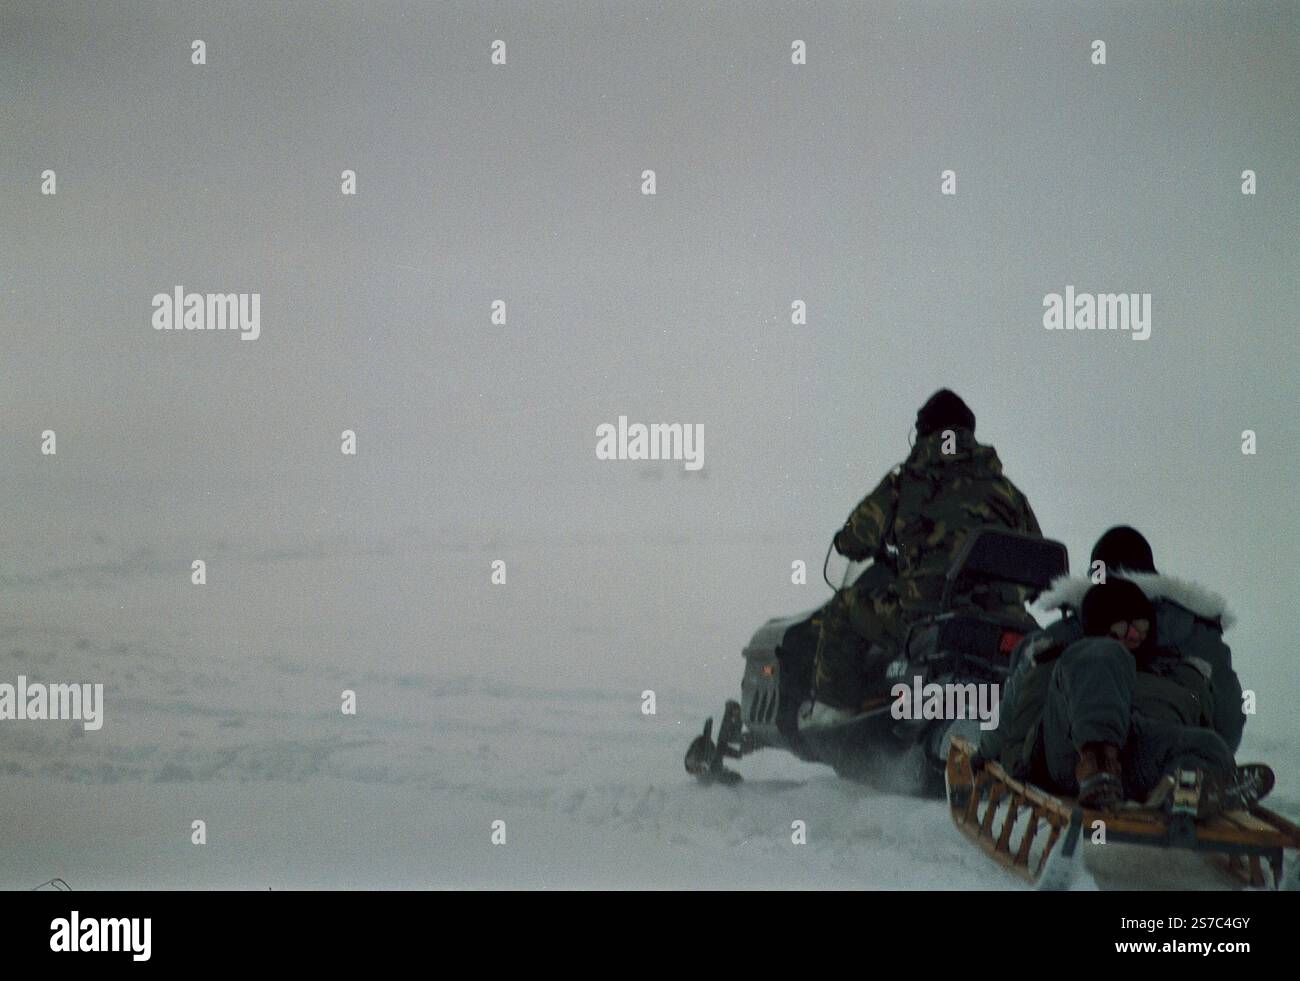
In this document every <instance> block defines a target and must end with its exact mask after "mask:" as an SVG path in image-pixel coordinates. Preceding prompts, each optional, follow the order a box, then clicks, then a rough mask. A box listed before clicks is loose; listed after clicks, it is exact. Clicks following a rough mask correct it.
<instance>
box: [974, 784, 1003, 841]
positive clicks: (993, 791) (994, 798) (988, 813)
mask: <svg viewBox="0 0 1300 981" xmlns="http://www.w3.org/2000/svg"><path fill="white" fill-rule="evenodd" d="M1005 794H1006V788H1005V787H1003V786H1002V784H1000V783H995V784H993V785H992V786H991V787H990V788H989V802H988V807H987V808H986V809H985V811H984V821H983V823H982V824H981V825H980V834H982V835H985V836H987V837H992V836H993V818H994V816H995V815H996V814H997V813H998V804H999V803H1000V802H1001V800H1002V797H1003V796H1004V795H1005Z"/></svg>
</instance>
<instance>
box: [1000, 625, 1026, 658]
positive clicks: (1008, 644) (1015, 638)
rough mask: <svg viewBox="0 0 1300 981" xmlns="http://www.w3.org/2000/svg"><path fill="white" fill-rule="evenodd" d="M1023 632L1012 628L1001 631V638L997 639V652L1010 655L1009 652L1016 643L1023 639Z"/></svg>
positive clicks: (1014, 647)
mask: <svg viewBox="0 0 1300 981" xmlns="http://www.w3.org/2000/svg"><path fill="white" fill-rule="evenodd" d="M1024 636H1025V635H1024V634H1018V633H1016V632H1015V631H1014V630H1004V631H1002V639H1001V640H1000V641H998V653H999V654H1001V655H1002V656H1003V657H1010V656H1011V652H1012V651H1014V650H1015V649H1016V645H1017V644H1019V643H1020V641H1021V640H1023V639H1024Z"/></svg>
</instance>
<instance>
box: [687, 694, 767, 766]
mask: <svg viewBox="0 0 1300 981" xmlns="http://www.w3.org/2000/svg"><path fill="white" fill-rule="evenodd" d="M749 742H751V740H747V739H746V733H745V732H744V726H743V725H742V723H741V721H740V703H739V702H736V701H728V702H727V704H726V706H725V707H724V708H723V710H722V725H720V726H718V741H717V742H716V743H715V742H714V741H713V718H712V717H710V718H709V719H708V721H706V722H705V723H704V732H703V733H702V734H700V735H698V736H696V737H695V739H694V741H693V742H692V743H691V745H690V748H689V749H687V750H686V772H687V773H689V774H690V775H691V776H693V777H695V778H696V779H697V780H699V781H700V782H701V783H703V784H712V783H720V784H724V785H728V786H729V785H731V784H736V783H740V780H741V776H740V774H739V773H737V772H736V771H735V770H728V769H727V768H726V766H724V765H723V760H724V759H726V758H727V757H732V758H733V759H740V757H742V756H744V755H745V754H746V753H747V752H752V750H753V746H752V745H747V743H749Z"/></svg>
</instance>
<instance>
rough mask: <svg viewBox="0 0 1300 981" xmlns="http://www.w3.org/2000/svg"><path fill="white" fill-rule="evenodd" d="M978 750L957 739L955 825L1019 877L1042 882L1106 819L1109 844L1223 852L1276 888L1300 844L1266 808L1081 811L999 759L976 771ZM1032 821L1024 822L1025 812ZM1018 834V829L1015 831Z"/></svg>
mask: <svg viewBox="0 0 1300 981" xmlns="http://www.w3.org/2000/svg"><path fill="white" fill-rule="evenodd" d="M973 752H974V747H973V746H972V745H971V744H970V742H969V741H968V740H965V739H962V738H960V737H954V738H953V739H952V741H951V744H950V746H949V749H948V766H947V773H946V783H947V789H948V807H949V810H950V811H951V812H952V820H953V823H954V824H955V825H956V826H957V828H958V830H959V831H961V833H962V834H964V835H965V836H966V837H967V838H970V839H971V840H972V841H974V842H975V843H976V844H977V845H979V847H980V848H981V850H983V851H984V853H985V854H987V855H989V856H990V857H991V858H993V859H994V860H995V861H996V862H998V863H999V864H1000V865H1002V866H1003V867H1004V868H1006V869H1009V870H1010V871H1011V872H1013V873H1015V874H1016V875H1018V876H1020V877H1021V878H1023V879H1025V880H1027V881H1029V882H1031V883H1034V884H1040V880H1041V878H1042V877H1043V873H1044V870H1045V869H1046V868H1047V867H1048V862H1049V859H1052V858H1053V855H1054V854H1057V853H1058V852H1057V850H1058V849H1059V854H1060V856H1061V858H1062V859H1066V860H1070V859H1072V858H1073V856H1074V853H1075V850H1076V848H1077V846H1078V843H1079V839H1080V837H1081V835H1082V832H1083V829H1084V828H1085V827H1087V828H1093V827H1094V822H1096V821H1101V822H1104V827H1105V832H1106V840H1107V841H1108V842H1125V843H1129V844H1137V845H1150V846H1155V847H1159V848H1183V849H1190V850H1194V851H1203V852H1212V853H1218V854H1220V855H1223V856H1225V858H1226V864H1227V870H1228V872H1229V873H1231V874H1232V875H1233V876H1234V877H1236V878H1237V879H1239V880H1241V881H1243V882H1244V883H1245V884H1246V885H1249V886H1253V887H1255V888H1273V889H1277V888H1279V887H1280V886H1281V884H1282V881H1283V870H1282V866H1283V857H1284V856H1283V853H1284V850H1285V849H1288V848H1291V849H1296V848H1300V827H1297V826H1296V825H1295V824H1293V823H1292V822H1290V821H1288V820H1287V819H1286V818H1284V817H1282V816H1281V815H1280V814H1276V813H1274V812H1273V811H1270V810H1269V809H1268V808H1266V807H1261V806H1259V805H1255V806H1253V807H1252V808H1251V809H1250V811H1249V812H1247V811H1229V812H1226V813H1223V814H1220V815H1218V816H1216V817H1214V818H1211V819H1209V820H1208V821H1201V822H1196V821H1193V820H1192V819H1191V818H1190V816H1189V815H1188V814H1186V813H1179V811H1180V810H1182V809H1179V810H1176V811H1175V812H1174V813H1173V814H1172V816H1171V815H1170V814H1166V813H1165V812H1163V811H1160V810H1155V809H1151V808H1145V807H1142V806H1140V805H1137V804H1132V805H1128V806H1126V807H1124V808H1122V809H1121V810H1119V811H1117V812H1114V813H1106V812H1102V811H1093V810H1088V809H1086V808H1082V807H1080V806H1079V805H1078V803H1077V802H1076V801H1074V800H1072V799H1071V798H1069V797H1059V796H1056V795H1054V794H1050V793H1048V792H1047V791H1045V790H1042V789H1041V788H1039V787H1035V786H1034V785H1033V784H1030V783H1025V782H1022V781H1019V780H1016V779H1015V778H1014V777H1012V776H1011V775H1010V774H1008V773H1007V772H1006V771H1005V770H1004V769H1003V768H1002V767H1001V766H999V765H998V764H997V763H987V764H985V766H984V768H983V769H982V770H981V771H980V772H979V773H978V774H975V773H973V772H972V771H971V765H970V759H971V755H972V753H973ZM1026 814H1027V815H1028V820H1027V821H1025V820H1022V818H1023V817H1024V816H1025V815H1026ZM1017 832H1018V833H1017Z"/></svg>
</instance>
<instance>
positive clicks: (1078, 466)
mask: <svg viewBox="0 0 1300 981" xmlns="http://www.w3.org/2000/svg"><path fill="white" fill-rule="evenodd" d="M1298 9H1300V8H1298V7H1297V5H1296V4H1295V3H1285V4H1263V3H1249V4H1246V3H1229V4H1225V3H1176V4H1175V3H1144V4H1140V5H1134V4H1127V3H1125V4H1121V3H1105V4H1086V5H1080V4H1072V3H1070V4H1067V3H1019V4H1003V3H999V4H990V3H981V4H973V3H962V4H953V5H947V4H937V3H909V4H869V5H868V4H847V3H837V4H779V5H778V4H752V3H743V4H742V3H732V4H684V3H666V4H655V5H653V6H651V5H648V4H630V3H582V4H573V3H565V4H560V3H540V4H537V3H529V4H479V3H474V4H433V3H406V4H397V3H374V2H367V3H365V4H360V3H356V4H350V3H349V4H344V3H334V4H314V3H313V4H307V3H300V4H265V3H248V4H225V3H223V4H218V5H213V4H206V3H204V4H198V3H170V2H169V3H157V4H145V3H136V4H120V3H105V2H100V3H95V4H57V5H52V4H46V3H19V2H9V3H6V4H5V5H4V7H3V9H2V10H0V145H2V146H3V152H0V180H2V183H0V276H2V279H0V410H2V411H0V425H2V426H3V431H4V435H5V439H4V440H3V443H2V444H0V493H2V494H3V497H4V502H5V503H4V505H3V508H4V511H5V517H6V521H5V526H6V528H5V533H6V535H8V536H9V537H10V538H14V537H30V538H31V539H33V540H37V541H39V540H41V539H42V538H43V537H44V536H47V535H53V534H56V533H66V532H67V530H68V529H70V528H71V529H80V530H84V531H86V532H88V533H89V532H91V531H102V532H103V533H105V534H108V535H110V536H115V535H122V536H134V537H145V538H147V537H148V536H149V535H150V534H152V533H154V532H155V531H157V532H161V530H164V529H165V530H167V531H168V532H169V533H172V534H178V535H182V536H184V535H192V536H193V537H194V538H196V539H202V538H204V537H210V536H213V535H218V534H230V535H235V536H239V535H241V534H247V535H250V536H252V535H257V534H260V533H263V532H265V531H268V530H276V531H277V532H280V533H285V534H299V533H336V532H349V533H356V534H362V535H365V534H369V533H372V532H373V533H379V532H381V531H391V530H394V529H401V528H407V527H418V528H424V529H430V530H432V529H460V530H462V531H463V533H464V534H465V535H467V536H469V537H471V538H472V537H473V536H474V535H476V534H480V533H481V534H484V535H492V536H499V537H501V538H503V539H505V540H510V539H511V538H512V537H513V538H515V539H520V540H522V539H524V538H529V539H537V538H543V539H544V538H545V537H546V536H547V535H558V534H564V533H569V532H573V531H576V530H579V529H591V530H592V531H593V533H596V534H610V533H615V532H617V533H619V534H620V535H624V536H627V537H630V538H633V539H635V538H649V537H657V536H662V535H666V534H674V533H682V534H687V535H689V536H697V537H698V538H699V539H700V540H704V539H716V540H725V539H726V538H727V537H728V536H736V535H740V534H745V535H751V534H755V533H758V534H763V535H770V536H772V538H773V540H774V541H779V542H781V543H783V544H782V547H781V548H780V549H778V550H777V551H778V552H779V554H778V555H777V556H775V557H774V561H778V560H779V561H781V562H784V563H785V564H786V566H787V567H788V561H789V558H787V557H786V553H787V552H789V551H790V550H791V548H795V547H797V548H798V549H800V551H798V552H796V553H795V554H794V555H793V556H791V557H801V556H802V557H806V558H809V559H816V560H818V561H819V560H820V550H821V548H822V547H823V546H824V542H825V541H826V540H828V538H829V535H830V534H831V532H832V531H833V530H834V528H835V527H836V526H838V524H839V523H840V522H841V521H842V520H843V518H844V516H845V515H846V514H847V513H848V511H849V509H850V508H851V507H852V505H853V504H854V503H855V502H856V501H857V499H858V498H859V497H860V496H861V495H862V494H863V493H864V492H865V491H866V490H868V489H869V488H870V487H871V486H872V485H873V484H874V483H875V481H876V480H877V479H878V478H879V477H880V476H881V474H883V472H884V471H885V470H886V469H887V468H888V467H889V466H890V465H891V464H893V463H894V462H896V461H897V460H898V459H900V458H901V457H902V456H903V455H904V454H905V453H906V450H907V435H908V430H909V427H910V424H911V420H912V417H913V414H914V412H915V410H916V407H917V405H918V404H919V403H920V402H921V401H922V400H923V399H924V397H925V396H927V395H928V394H929V393H930V392H931V391H933V390H934V389H935V388H937V387H939V386H941V385H949V386H951V387H954V388H955V389H957V390H958V391H959V392H960V393H961V394H963V395H964V396H965V397H966V398H967V400H968V401H969V403H970V404H971V406H972V407H973V409H974V410H975V412H976V414H977V416H978V418H979V426H978V429H979V436H980V437H981V438H982V439H983V440H984V441H986V442H992V443H994V444H995V445H996V446H997V447H998V449H999V451H1000V453H1001V455H1002V459H1003V462H1004V464H1005V466H1006V468H1007V471H1008V473H1009V474H1010V475H1011V476H1012V478H1013V479H1014V480H1015V481H1016V482H1017V483H1018V484H1019V485H1020V486H1021V487H1022V488H1023V489H1024V490H1025V491H1026V492H1027V493H1028V494H1029V496H1030V499H1031V501H1032V503H1033V505H1034V507H1035V509H1036V511H1037V513H1038V516H1039V518H1040V520H1041V522H1042V524H1043V527H1044V529H1045V531H1046V532H1047V533H1048V534H1051V535H1054V536H1056V537H1060V538H1062V539H1064V540H1065V541H1066V543H1067V544H1068V545H1069V546H1070V549H1071V552H1072V555H1073V556H1074V558H1075V560H1076V563H1077V562H1078V561H1079V560H1080V559H1082V558H1083V557H1084V554H1085V553H1086V550H1087V548H1088V546H1089V545H1090V543H1091V541H1092V540H1093V539H1094V538H1095V537H1096V535H1097V534H1098V533H1099V532H1100V531H1101V530H1103V529H1104V528H1105V527H1107V526H1108V525H1110V524H1112V523H1115V522H1119V521H1127V522H1132V523H1134V524H1136V525H1138V526H1139V527H1141V528H1143V529H1144V530H1145V531H1147V533H1148V535H1149V537H1150V538H1151V539H1152V541H1153V544H1154V545H1155V548H1156V555H1157V562H1158V563H1161V564H1162V565H1163V566H1166V567H1168V570H1169V571H1173V572H1176V573H1180V574H1184V575H1187V576H1189V577H1191V578H1197V579H1201V580H1204V581H1206V582H1207V583H1209V584H1211V585H1213V586H1215V587H1216V588H1219V589H1220V590H1222V591H1224V592H1225V593H1226V594H1228V596H1229V598H1230V601H1231V602H1232V604H1233V605H1234V606H1236V607H1238V608H1239V609H1242V612H1243V613H1244V614H1245V615H1246V616H1247V617H1253V618H1255V619H1256V620H1257V621H1259V623H1260V624H1261V626H1260V627H1259V629H1260V631H1261V633H1260V634H1259V635H1258V636H1257V638H1256V639H1257V640H1259V641H1260V642H1261V643H1263V644H1266V645H1272V646H1273V647H1274V648H1275V649H1279V651H1280V650H1281V649H1285V651H1286V652H1287V654H1288V655H1290V654H1292V653H1294V646H1295V644H1294V642H1295V639H1296V635H1295V631H1294V627H1293V625H1292V623H1291V621H1290V617H1291V610H1292V609H1293V608H1294V598H1293V597H1294V591H1295V587H1296V582H1295V575H1294V569H1295V555H1296V550H1297V547H1298V546H1300V534H1297V520H1296V511H1295V476H1294V475H1295V468H1294V454H1295V451H1296V446H1297V438H1296V437H1297V427H1296V414H1295V404H1296V381H1295V380H1296V368H1297V358H1296V355H1297V347H1296V326H1297V325H1296V315H1295V311H1296V309H1297V300H1300V290H1298V289H1297V280H1296V270H1297V268H1298V266H1297V258H1300V256H1297V236H1296V217H1297V208H1296V186H1297V177H1298V176H1300V175H1298V174H1297V167H1296V152H1295V151H1296V142H1295V139H1296V123H1297V109H1298V108H1300V94H1298V90H1297V75H1296V71H1295V66H1296V64H1297V63H1300V57H1298V56H1300V28H1298V27H1297V11H1298ZM194 38H202V39H203V40H205V41H206V42H207V45H208V62H209V63H208V64H207V66H205V67H194V66H192V65H190V63H189V43H190V41H191V40H193V39H194ZM495 38H501V39H504V40H505V41H506V42H507V45H508V56H509V63H508V65H507V66H505V67H493V66H491V65H490V64H489V45H490V43H491V42H492V40H493V39H495ZM795 38H799V39H803V40H805V41H806V42H807V43H808V51H809V54H808V64H807V65H806V66H802V67H795V66H792V65H791V64H790V59H789V50H790V42H791V41H792V40H793V39H795ZM1094 38H1101V39H1103V40H1105V41H1106V43H1107V47H1108V51H1107V56H1108V64H1107V65H1106V66H1104V67H1095V66H1092V65H1090V64H1089V60H1088V46H1089V44H1090V42H1091V41H1092V39H1094ZM47 167H48V168H52V169H54V170H56V171H57V173H58V182H59V184H58V194H57V196H56V197H53V198H49V197H42V196H41V195H40V194H39V193H38V191H39V174H40V172H41V171H42V170H44V169H45V168H47ZM345 168H352V169H355V170H356V171H357V172H358V174H359V181H360V194H359V195H358V196H357V197H355V198H345V197H343V196H342V195H341V194H340V193H339V174H340V171H342V170H343V169H345ZM644 168H653V169H654V170H655V171H656V172H657V177H658V194H657V196H656V197H654V198H646V197H643V196H642V195H641V194H640V193H639V191H638V188H639V183H640V177H639V175H640V173H641V171H642V170H643V169H644ZM945 168H952V169H954V170H955V171H956V172H957V175H958V176H957V179H958V195H957V196H956V197H955V198H948V197H942V196H940V194H939V174H940V171H941V170H943V169H945ZM1246 168H1250V169H1254V170H1255V171H1257V172H1258V174H1259V194H1258V195H1257V196H1256V197H1254V198H1249V197H1243V196H1242V195H1241V193H1240V191H1239V184H1240V180H1239V175H1240V173H1241V171H1242V170H1243V169H1246ZM178 283H179V284H183V285H184V286H186V287H187V288H188V289H193V290H198V291H209V290H211V291H223V292H224V291H258V292H260V293H261V294H262V336H261V339H260V340H258V341H256V342H251V343H249V342H240V341H239V340H238V339H237V338H236V337H234V336H231V335H224V334H223V335H216V334H210V335H191V334H186V333H175V334H170V333H161V332H155V331H154V330H152V329H151V328H150V326H149V316H150V312H151V311H150V306H149V302H150V298H151V297H152V295H153V294H154V293H156V292H160V291H170V290H171V289H172V287H173V286H175V285H176V284H178ZM1066 284H1073V285H1075V286H1076V287H1077V288H1078V289H1080V290H1088V291H1095V292H1109V291H1135V292H1150V293H1151V294H1152V295H1153V307H1154V325H1153V330H1152V336H1151V339H1150V340H1149V341H1146V342H1134V341H1132V340H1131V339H1130V338H1129V337H1127V336H1125V335H1120V334H1108V335H1098V334H1075V333H1064V332H1062V333H1056V332H1048V331H1045V330H1044V329H1043V328H1042V326H1041V322H1040V318H1041V311H1042V307H1041V303H1042V297H1043V295H1044V294H1045V293H1048V292H1053V291H1061V290H1063V289H1064V287H1065V286H1066ZM496 298H503V299H505V300H506V301H507V303H508V305H509V324H508V325H507V326H505V327H493V326H491V325H490V324H489V323H488V313H489V303H490V302H491V301H492V300H493V299H496ZM794 299H803V300H805V301H806V302H807V303H808V306H809V320H810V322H809V323H808V325H807V326H801V327H796V326H792V325H791V324H790V323H789V305H790V303H791V301H792V300H794ZM620 414H623V415H627V416H629V417H630V418H632V419H633V420H634V421H642V422H684V423H701V424H703V426H704V429H705V434H706V435H705V469H704V474H705V476H702V477H699V476H694V475H692V476H689V477H684V476H682V475H681V468H680V466H665V467H661V468H658V469H657V470H653V468H652V470H651V472H649V473H648V474H647V468H645V467H640V466H638V465H637V464H632V463H602V462H598V461H597V460H596V459H595V454H594V448H595V442H596V438H595V428H596V426H597V425H599V424H600V423H602V422H613V421H615V420H616V419H617V417H618V416H619V415H620ZM46 428H52V429H55V430H56V431H57V432H58V438H59V453H58V457H57V460H56V461H51V460H47V459H44V458H42V457H40V456H39V454H38V453H37V445H38V436H39V433H40V431H41V430H43V429H46ZM345 428H352V429H355V430H356V431H357V432H358V434H359V440H360V453H359V456H358V457H357V458H356V459H348V458H344V457H342V456H341V454H340V453H339V451H338V442H339V432H340V431H341V430H343V429H345ZM1244 429H1254V430H1256V431H1257V433H1258V435H1259V453H1258V455H1256V456H1253V457H1247V456H1243V455H1242V453H1241V452H1240V434H1241V432H1242V430H1244ZM787 544H788V545H789V547H786V546H787ZM700 547H705V546H704V545H703V544H702V545H701V546H700ZM710 547H713V546H710ZM646 588H647V589H651V590H654V589H656V588H658V587H656V586H655V584H654V583H647V584H646ZM662 588H663V589H664V590H671V589H672V588H673V587H672V585H671V584H664V585H663V587H662ZM773 612H774V613H775V612H779V611H773Z"/></svg>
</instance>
